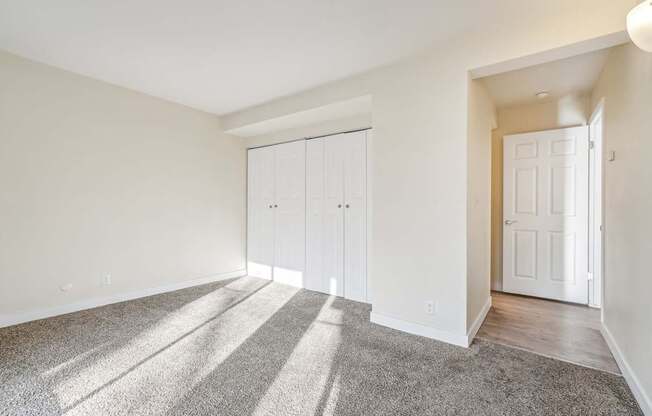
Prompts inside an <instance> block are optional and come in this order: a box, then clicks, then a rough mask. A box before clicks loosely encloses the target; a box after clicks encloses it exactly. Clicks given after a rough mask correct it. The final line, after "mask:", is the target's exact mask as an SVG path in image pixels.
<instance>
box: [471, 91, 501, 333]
mask: <svg viewBox="0 0 652 416" xmlns="http://www.w3.org/2000/svg"><path fill="white" fill-rule="evenodd" d="M468 105H469V110H468V123H469V131H468V149H467V154H468V164H467V169H468V188H467V193H468V196H467V229H466V233H467V258H466V261H467V287H466V293H467V301H466V308H467V311H466V325H467V330H468V328H470V327H471V326H473V323H474V322H476V321H477V320H479V319H482V314H483V313H486V312H487V309H485V306H486V305H488V302H489V293H490V275H491V257H490V254H491V131H492V129H494V128H495V127H496V123H497V120H496V108H495V107H494V104H493V102H492V100H491V97H490V96H489V94H488V92H487V90H486V88H485V86H484V84H482V82H481V81H478V80H472V81H470V85H469V103H468Z"/></svg>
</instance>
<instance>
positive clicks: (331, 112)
mask: <svg viewBox="0 0 652 416" xmlns="http://www.w3.org/2000/svg"><path fill="white" fill-rule="evenodd" d="M364 114H371V96H370V95H364V96H361V97H356V98H352V99H349V100H344V101H338V102H334V103H330V104H327V105H324V106H320V107H316V108H311V109H308V110H303V111H298V112H296V113H291V114H285V115H283V116H280V117H274V118H270V119H267V120H264V121H259V122H256V123H252V124H247V125H244V126H240V127H237V128H234V129H231V130H227V131H226V132H227V133H228V134H232V135H234V136H239V137H254V136H260V135H263V134H269V133H275V132H278V131H283V130H289V129H295V128H299V127H305V126H310V125H314V124H318V123H324V122H328V121H333V120H341V119H344V118H347V117H354V116H359V115H364Z"/></svg>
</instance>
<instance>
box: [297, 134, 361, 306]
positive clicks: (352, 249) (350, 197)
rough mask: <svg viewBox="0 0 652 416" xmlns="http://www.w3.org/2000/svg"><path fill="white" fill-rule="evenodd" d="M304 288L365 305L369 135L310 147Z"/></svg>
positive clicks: (311, 143)
mask: <svg viewBox="0 0 652 416" xmlns="http://www.w3.org/2000/svg"><path fill="white" fill-rule="evenodd" d="M306 154H307V182H306V188H307V201H306V206H307V223H306V224H307V228H306V249H307V252H306V287H307V288H308V289H312V290H317V291H321V292H325V293H329V294H332V295H337V296H344V297H346V298H348V299H353V300H358V301H366V297H367V278H366V132H364V131H363V132H355V133H345V134H339V135H334V136H328V137H324V138H318V139H311V140H309V141H308V144H307V149H306Z"/></svg>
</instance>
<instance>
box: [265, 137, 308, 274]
mask: <svg viewBox="0 0 652 416" xmlns="http://www.w3.org/2000/svg"><path fill="white" fill-rule="evenodd" d="M270 148H271V149H274V154H275V166H276V169H275V202H274V208H273V211H274V214H275V227H274V229H275V235H274V249H275V250H274V252H275V253H274V272H273V275H274V280H275V281H277V282H279V283H284V284H288V285H292V286H296V287H303V285H304V280H303V279H304V272H305V249H306V241H305V232H306V231H305V230H306V228H305V224H306V215H305V214H306V162H305V160H306V159H305V158H306V143H305V141H303V140H302V141H297V142H293V143H286V144H281V145H276V146H271V147H270Z"/></svg>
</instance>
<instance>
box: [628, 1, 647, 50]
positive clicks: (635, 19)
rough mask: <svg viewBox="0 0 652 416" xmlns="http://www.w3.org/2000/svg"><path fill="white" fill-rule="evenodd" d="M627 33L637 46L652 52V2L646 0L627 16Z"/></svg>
mask: <svg viewBox="0 0 652 416" xmlns="http://www.w3.org/2000/svg"><path fill="white" fill-rule="evenodd" d="M627 32H628V33H629V37H630V38H632V42H634V44H635V45H636V46H638V47H639V48H641V49H643V50H644V51H646V52H652V0H645V1H644V2H643V3H641V4H639V5H638V6H636V7H634V8H633V9H632V10H631V11H630V12H629V14H627Z"/></svg>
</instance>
